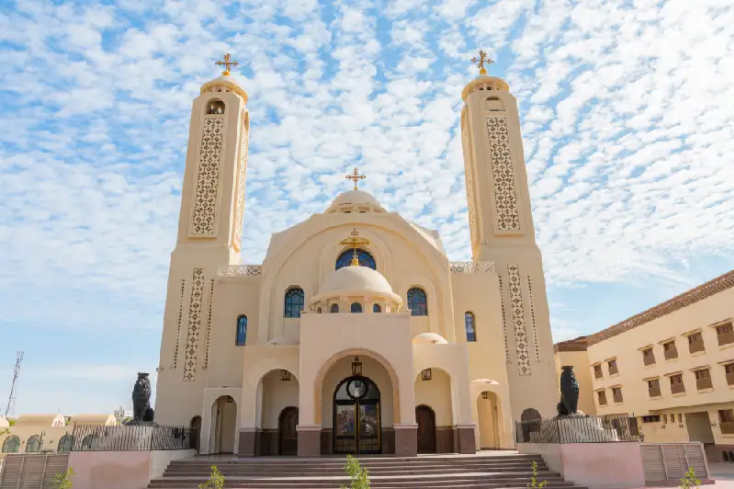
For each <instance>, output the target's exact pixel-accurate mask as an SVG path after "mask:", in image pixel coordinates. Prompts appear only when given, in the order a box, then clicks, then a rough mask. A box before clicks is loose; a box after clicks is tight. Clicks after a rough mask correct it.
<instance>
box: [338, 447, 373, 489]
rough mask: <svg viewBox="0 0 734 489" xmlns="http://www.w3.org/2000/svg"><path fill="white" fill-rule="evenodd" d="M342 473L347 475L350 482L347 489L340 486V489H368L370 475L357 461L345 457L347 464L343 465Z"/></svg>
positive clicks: (348, 456)
mask: <svg viewBox="0 0 734 489" xmlns="http://www.w3.org/2000/svg"><path fill="white" fill-rule="evenodd" d="M344 471H345V472H346V473H347V474H348V475H349V478H350V479H351V482H350V484H349V487H344V486H342V487H341V489H369V487H370V473H369V471H368V470H367V469H365V468H362V466H361V465H359V460H357V459H356V458H354V457H352V456H351V455H347V463H346V464H344Z"/></svg>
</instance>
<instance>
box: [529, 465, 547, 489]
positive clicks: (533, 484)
mask: <svg viewBox="0 0 734 489" xmlns="http://www.w3.org/2000/svg"><path fill="white" fill-rule="evenodd" d="M530 469H531V470H532V471H533V477H532V478H531V479H530V484H528V488H530V487H534V488H536V489H542V488H543V487H545V486H546V485H548V481H543V482H540V483H539V482H538V462H533V463H532V465H530Z"/></svg>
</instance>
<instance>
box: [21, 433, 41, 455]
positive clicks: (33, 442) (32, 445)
mask: <svg viewBox="0 0 734 489" xmlns="http://www.w3.org/2000/svg"><path fill="white" fill-rule="evenodd" d="M40 451H41V437H40V435H33V436H31V437H30V438H28V443H26V445H25V452H26V453H37V452H40Z"/></svg>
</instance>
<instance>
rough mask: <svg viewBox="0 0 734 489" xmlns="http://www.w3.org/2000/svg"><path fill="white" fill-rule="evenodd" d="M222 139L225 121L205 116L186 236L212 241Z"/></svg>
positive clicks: (220, 118) (214, 232) (215, 217)
mask: <svg viewBox="0 0 734 489" xmlns="http://www.w3.org/2000/svg"><path fill="white" fill-rule="evenodd" d="M223 139H224V119H223V118H222V117H206V118H205V119H204V130H203V132H202V135H201V147H200V149H199V165H198V168H197V172H196V184H195V187H194V206H193V207H194V208H193V210H192V212H191V223H190V225H189V236H191V237H195V238H214V237H216V235H217V226H216V224H217V195H218V193H219V175H220V173H221V168H220V166H221V163H220V161H221V154H222V146H223Z"/></svg>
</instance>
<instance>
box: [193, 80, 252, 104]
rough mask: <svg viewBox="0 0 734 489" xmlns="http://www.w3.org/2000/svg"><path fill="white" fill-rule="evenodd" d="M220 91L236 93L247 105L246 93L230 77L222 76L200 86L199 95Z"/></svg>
mask: <svg viewBox="0 0 734 489" xmlns="http://www.w3.org/2000/svg"><path fill="white" fill-rule="evenodd" d="M222 91H225V92H233V93H236V94H237V95H239V96H240V97H242V98H243V99H244V100H245V103H247V92H245V90H244V89H243V88H242V87H241V86H240V85H239V84H238V83H237V82H236V81H235V79H234V78H232V77H231V76H230V75H222V76H220V77H218V78H215V79H213V80H211V81H209V82H206V83H205V84H203V85H202V86H201V93H204V92H222Z"/></svg>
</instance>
